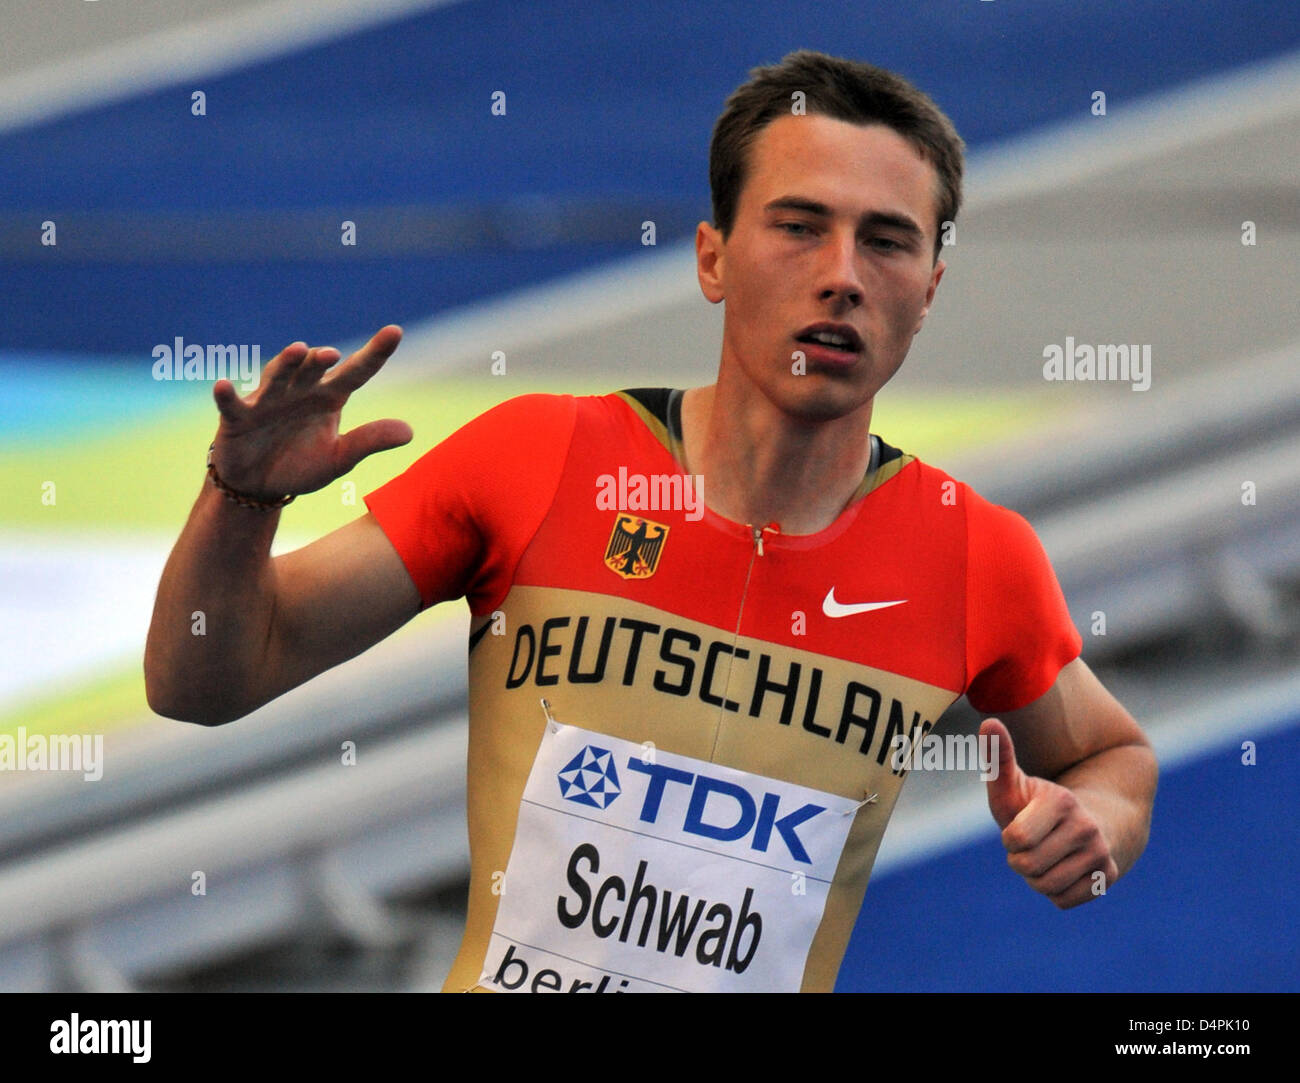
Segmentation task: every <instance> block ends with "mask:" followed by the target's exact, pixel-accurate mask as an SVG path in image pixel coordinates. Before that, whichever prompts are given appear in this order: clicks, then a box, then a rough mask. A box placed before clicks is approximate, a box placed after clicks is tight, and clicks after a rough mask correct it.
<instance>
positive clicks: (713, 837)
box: [482, 723, 858, 993]
mask: <svg viewBox="0 0 1300 1083" xmlns="http://www.w3.org/2000/svg"><path fill="white" fill-rule="evenodd" d="M857 808H858V804H857V803H856V802H853V801H850V800H848V799H847V798H843V797H838V796H836V795H834V794H828V793H822V792H821V791H820V790H814V789H810V788H808V787H806V786H796V785H794V784H792V783H789V782H778V781H776V780H775V779H770V778H764V777H762V776H760V775H751V774H747V773H746V772H744V771H737V770H734V769H732V768H729V767H724V766H721V765H719V764H716V763H708V762H705V761H703V760H696V759H692V758H690V757H689V756H677V755H673V754H672V753H669V752H664V751H662V750H658V749H654V748H653V747H652V746H649V745H645V746H643V745H638V744H634V743H632V742H631V741H623V740H620V739H618V738H616V737H607V736H605V735H603V734H599V733H593V732H591V731H590V730H585V729H580V728H579V727H577V726H564V725H559V724H556V723H553V724H550V725H548V726H547V729H546V733H545V735H544V736H543V738H542V742H541V745H540V747H539V748H538V751H537V758H536V759H535V760H534V761H533V769H532V771H531V772H530V773H529V776H528V783H527V785H526V786H525V787H524V795H523V800H522V802H521V804H520V808H519V825H518V828H517V830H516V833H515V841H514V848H513V849H512V850H511V852H510V861H509V864H508V865H507V867H506V874H505V879H504V883H503V884H502V890H503V894H502V898H501V903H500V907H499V908H498V911H497V919H496V924H495V925H494V926H493V929H492V939H491V942H490V944H489V946H488V954H487V961H486V963H485V966H484V976H483V979H482V984H483V985H485V986H487V987H489V988H492V989H497V990H502V991H510V992H544V991H556V992H561V991H562V992H607V993H616V992H672V991H681V992H745V991H749V992H759V991H762V992H797V991H798V989H799V987H800V985H801V983H802V981H803V971H804V965H805V963H806V961H807V957H808V950H809V948H810V946H811V944H812V938H813V935H814V934H815V933H816V931H817V926H818V925H819V924H820V922H821V918H822V911H823V910H824V909H825V906H826V893H827V890H828V889H829V887H830V881H831V878H832V877H833V876H834V874H835V868H836V866H837V865H838V863H839V859H840V852H841V851H842V850H843V849H844V842H845V839H846V838H847V836H848V832H849V828H850V827H851V826H852V824H853V814H854V812H855V811H856V810H857Z"/></svg>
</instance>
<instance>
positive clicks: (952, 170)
mask: <svg viewBox="0 0 1300 1083" xmlns="http://www.w3.org/2000/svg"><path fill="white" fill-rule="evenodd" d="M749 74H750V80H749V82H747V83H745V84H743V85H742V86H739V87H737V88H736V89H735V90H734V91H732V93H731V96H730V97H728V98H727V102H726V105H725V106H724V107H723V110H722V115H721V116H720V117H718V122H717V124H716V125H715V126H714V128H713V139H712V141H711V142H710V144H709V189H710V191H711V193H712V196H713V225H714V228H716V229H718V230H719V231H721V233H722V236H723V237H724V238H725V237H726V236H727V235H728V234H730V232H731V227H732V226H733V224H734V223H735V219H736V207H737V206H738V205H739V203H740V193H741V190H742V189H743V188H744V186H745V180H746V179H747V175H748V168H749V151H750V147H751V146H752V145H753V143H754V140H755V139H756V138H757V136H758V133H759V132H760V131H762V129H763V128H764V127H766V126H767V125H768V124H769V123H771V122H772V121H773V120H775V119H776V118H777V117H778V116H782V115H787V114H789V113H790V112H791V109H792V105H793V102H794V100H795V99H794V97H793V96H794V94H795V93H796V92H797V91H802V92H803V94H804V99H803V104H804V108H805V109H806V111H807V112H808V113H811V114H816V115H820V116H827V117H831V118H833V119H835V120H846V121H849V122H850V123H852V124H884V125H886V126H888V127H890V128H892V129H893V130H894V131H896V132H897V133H898V134H899V135H901V136H902V137H903V138H904V139H906V140H907V141H908V142H910V143H911V144H912V145H913V146H914V147H915V148H916V149H917V151H919V152H920V154H921V156H922V157H923V158H924V159H925V160H926V161H927V162H929V163H930V164H931V165H932V166H934V169H935V172H936V173H937V174H938V177H939V191H938V193H937V196H938V199H937V203H938V218H937V221H936V223H935V226H936V231H935V232H936V235H935V249H934V253H935V258H936V259H937V258H938V255H939V248H940V244H941V235H942V228H941V227H942V223H944V222H955V221H956V220H957V210H958V208H959V207H960V206H961V178H962V151H963V149H964V146H965V144H963V142H962V139H961V136H959V135H958V134H957V129H956V128H954V127H953V125H952V121H951V120H949V119H948V118H947V117H946V116H945V115H944V114H943V112H942V111H941V110H940V109H939V107H938V106H937V105H935V104H934V102H933V101H931V100H930V98H929V97H928V96H927V95H925V94H923V93H922V92H921V91H920V90H918V89H917V88H916V87H914V86H913V85H912V84H911V83H909V82H908V81H907V80H906V79H904V78H903V77H902V76H901V75H895V74H894V73H893V72H891V71H886V70H885V69H884V68H877V67H875V66H873V65H871V64H863V63H861V62H859V61H855V60H843V59H840V58H839V57H833V56H827V55H826V54H825V53H817V52H813V51H812V50H810V49H800V50H799V51H798V52H795V53H790V54H789V55H788V56H786V57H785V59H784V60H782V61H781V63H780V64H777V65H773V66H771V67H760V68H754V69H753V70H752V71H751V72H750V73H749Z"/></svg>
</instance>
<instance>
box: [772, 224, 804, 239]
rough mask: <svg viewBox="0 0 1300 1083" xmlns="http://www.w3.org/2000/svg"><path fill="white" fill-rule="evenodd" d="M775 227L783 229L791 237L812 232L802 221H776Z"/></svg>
mask: <svg viewBox="0 0 1300 1083" xmlns="http://www.w3.org/2000/svg"><path fill="white" fill-rule="evenodd" d="M777 228H778V229H783V230H785V231H786V232H787V233H789V234H790V235H791V236H792V237H803V236H807V235H808V234H810V233H811V232H812V229H811V227H809V226H808V225H807V224H806V223H804V222H778V223H777Z"/></svg>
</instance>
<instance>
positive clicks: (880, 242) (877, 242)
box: [867, 237, 903, 252]
mask: <svg viewBox="0 0 1300 1083" xmlns="http://www.w3.org/2000/svg"><path fill="white" fill-rule="evenodd" d="M867 243H868V244H870V245H871V246H872V247H873V248H875V249H877V250H878V251H881V252H900V251H902V249H903V246H902V245H901V244H899V243H898V242H897V241H896V240H894V239H893V238H892V237H872V238H871V239H870V240H869V241H868V242H867Z"/></svg>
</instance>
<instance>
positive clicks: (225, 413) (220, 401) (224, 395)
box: [212, 380, 250, 422]
mask: <svg viewBox="0 0 1300 1083" xmlns="http://www.w3.org/2000/svg"><path fill="white" fill-rule="evenodd" d="M212 397H213V399H215V400H216V403H217V409H218V410H219V411H220V413H221V416H222V417H224V418H225V419H226V420H227V421H231V422H239V421H243V420H244V419H245V418H246V417H248V415H249V412H250V407H249V406H248V405H247V404H245V402H244V400H243V399H241V398H240V397H239V392H238V391H236V390H235V385H234V384H232V383H231V382H230V381H229V380H218V381H217V382H216V383H215V384H213V385H212Z"/></svg>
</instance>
